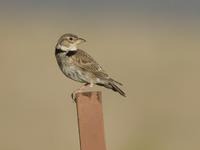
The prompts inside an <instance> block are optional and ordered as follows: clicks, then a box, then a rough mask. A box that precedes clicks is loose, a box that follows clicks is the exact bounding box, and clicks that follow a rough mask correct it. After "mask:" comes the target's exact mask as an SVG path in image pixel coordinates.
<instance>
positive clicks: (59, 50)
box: [55, 48, 66, 55]
mask: <svg viewBox="0 0 200 150" xmlns="http://www.w3.org/2000/svg"><path fill="white" fill-rule="evenodd" d="M65 52H66V51H63V50H62V49H58V48H56V50H55V55H57V54H60V53H65Z"/></svg>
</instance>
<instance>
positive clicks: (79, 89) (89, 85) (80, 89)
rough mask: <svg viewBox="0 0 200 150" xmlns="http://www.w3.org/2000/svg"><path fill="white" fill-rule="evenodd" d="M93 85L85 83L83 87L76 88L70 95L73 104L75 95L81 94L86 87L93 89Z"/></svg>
mask: <svg viewBox="0 0 200 150" xmlns="http://www.w3.org/2000/svg"><path fill="white" fill-rule="evenodd" d="M93 85H94V84H93V83H85V84H84V85H83V86H81V87H80V88H78V89H77V90H75V91H74V92H73V93H72V94H71V97H72V99H73V100H74V102H76V93H78V92H81V91H82V90H84V89H85V88H86V87H93Z"/></svg>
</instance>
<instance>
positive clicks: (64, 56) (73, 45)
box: [55, 33, 126, 100]
mask: <svg viewBox="0 0 200 150" xmlns="http://www.w3.org/2000/svg"><path fill="white" fill-rule="evenodd" d="M85 42H86V40H85V39H83V38H81V37H79V36H77V35H75V34H72V33H66V34H64V35H62V36H61V37H60V38H59V39H58V42H57V44H56V46H55V57H56V60H57V64H58V66H59V68H60V70H61V71H62V72H63V74H64V75H65V76H66V77H68V78H70V79H72V80H74V81H78V82H81V83H83V86H81V87H80V88H78V89H77V90H75V91H74V92H73V93H72V94H71V97H72V99H74V100H75V99H76V97H75V94H76V93H78V92H81V91H82V90H84V89H85V88H86V87H93V85H99V86H103V87H105V88H108V89H112V90H113V91H115V92H118V93H119V94H121V95H122V96H124V97H126V94H125V92H124V91H122V90H121V89H120V88H119V87H118V86H119V85H120V86H122V83H120V82H118V81H116V80H114V79H112V78H111V77H110V76H109V75H108V74H107V73H106V72H105V71H104V70H103V68H102V67H101V66H100V65H99V64H98V63H97V62H96V61H95V60H94V59H93V58H92V57H91V56H90V55H89V54H88V53H87V52H86V51H84V50H82V49H79V48H78V46H79V45H80V44H82V43H85Z"/></svg>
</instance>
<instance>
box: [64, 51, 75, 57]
mask: <svg viewBox="0 0 200 150" xmlns="http://www.w3.org/2000/svg"><path fill="white" fill-rule="evenodd" d="M76 53H77V51H68V52H67V53H66V56H68V57H71V56H73V55H74V54H76Z"/></svg>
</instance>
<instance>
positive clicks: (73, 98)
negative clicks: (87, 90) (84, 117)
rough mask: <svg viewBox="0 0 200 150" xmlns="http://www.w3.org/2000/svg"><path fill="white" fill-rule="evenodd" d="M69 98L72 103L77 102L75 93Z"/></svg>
mask: <svg viewBox="0 0 200 150" xmlns="http://www.w3.org/2000/svg"><path fill="white" fill-rule="evenodd" d="M71 98H72V101H73V102H74V103H76V102H77V98H76V93H75V92H73V93H72V94H71Z"/></svg>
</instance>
